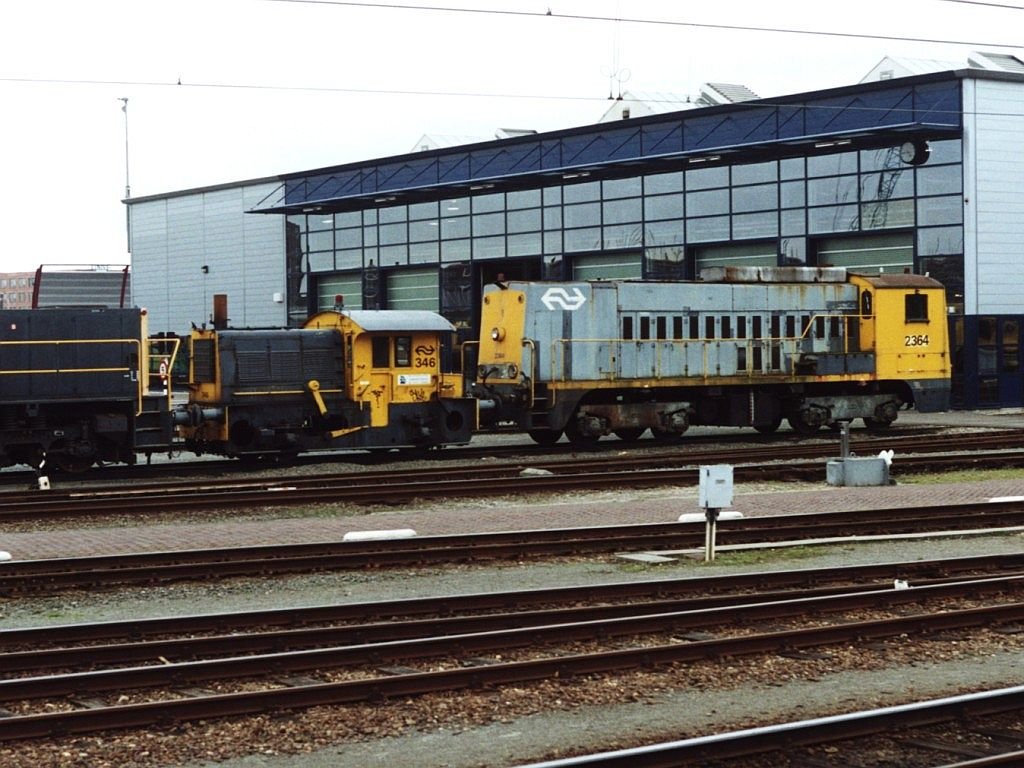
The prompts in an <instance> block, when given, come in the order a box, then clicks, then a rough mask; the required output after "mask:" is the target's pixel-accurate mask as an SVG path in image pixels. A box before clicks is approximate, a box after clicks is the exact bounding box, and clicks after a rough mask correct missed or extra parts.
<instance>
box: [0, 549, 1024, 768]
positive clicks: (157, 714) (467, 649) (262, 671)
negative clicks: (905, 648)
mask: <svg viewBox="0 0 1024 768" xmlns="http://www.w3.org/2000/svg"><path fill="white" fill-rule="evenodd" d="M1022 565H1024V563H1022V558H1021V556H1016V555H1014V556H1004V557H992V558H965V559H963V560H962V561H946V562H930V563H922V562H915V563H906V564H888V565H885V566H867V567H863V568H858V567H851V568H848V569H828V570H826V571H814V570H807V571H804V572H800V571H792V572H784V573H779V574H759V575H758V576H759V577H760V578H761V581H762V586H761V587H760V589H759V590H758V591H757V592H756V593H750V592H748V591H744V592H737V591H736V590H737V589H743V590H749V588H750V585H751V583H752V582H751V581H750V579H751V578H752V576H753V575H748V576H745V577H733V576H730V577H719V578H718V579H686V580H676V581H672V582H654V583H647V584H629V585H610V586H608V587H600V586H591V587H585V588H576V590H565V589H563V590H554V591H552V590H540V591H537V592H536V593H534V594H532V595H530V594H528V593H521V592H520V593H508V594H500V595H499V594H492V595H489V596H483V595H478V596H466V597H465V598H456V599H453V598H451V597H446V598H442V599H438V600H434V601H430V600H418V601H400V602H396V603H391V604H386V603H378V604H356V605H352V606H349V607H348V609H347V610H349V611H353V613H351V614H350V615H349V617H348V620H353V619H356V618H357V616H364V617H365V616H369V617H373V618H385V617H388V618H390V619H391V620H390V621H387V622H385V623H381V622H380V621H377V622H372V623H369V624H367V623H365V618H364V619H363V623H361V624H360V623H356V624H347V625H341V626H337V627H327V628H318V629H309V628H304V629H295V630H292V632H293V633H294V634H293V635H292V636H291V638H290V639H286V640H283V642H284V643H285V649H284V650H282V649H281V648H279V647H277V646H275V645H274V644H275V643H280V642H282V637H283V635H282V633H281V632H280V631H278V632H272V633H266V632H264V633H258V634H252V635H250V634H245V633H242V630H243V629H244V628H245V627H247V626H252V623H251V622H253V621H255V622H256V623H257V624H260V623H261V622H264V621H266V619H267V616H266V615H262V616H261V615H259V614H250V615H245V614H243V615H241V616H239V615H237V614H236V615H227V616H220V617H218V620H219V621H220V622H221V624H220V626H222V627H223V628H224V629H225V630H226V632H227V633H228V634H222V635H220V636H217V635H213V636H209V637H205V638H187V639H178V640H177V641H172V640H168V639H166V638H163V639H158V640H152V641H147V642H144V643H140V642H139V641H138V640H135V639H132V640H131V641H130V642H128V643H121V644H117V645H110V646H95V645H88V646H82V647H81V648H79V649H77V653H78V656H77V657H76V656H75V655H74V654H75V653H76V651H75V650H72V649H68V648H67V647H63V648H61V647H57V648H52V649H49V650H44V651H25V650H9V649H10V648H12V647H14V648H15V649H17V648H18V647H19V646H24V645H25V644H26V643H27V642H32V643H33V644H34V643H36V642H40V641H45V640H46V638H45V637H43V636H42V635H43V634H48V635H49V644H50V645H57V646H60V645H61V643H66V642H69V641H70V640H71V639H72V638H77V639H78V640H83V639H85V638H86V637H88V636H89V633H84V634H83V635H79V631H77V630H75V628H74V626H72V627H67V628H60V627H58V628H51V629H50V630H45V631H44V630H13V631H9V632H0V648H2V649H4V653H3V655H0V666H2V668H4V669H7V670H10V672H9V675H10V674H11V673H12V672H14V671H15V670H17V671H19V672H20V673H21V676H20V677H11V676H8V678H7V679H5V680H3V681H0V704H2V705H3V706H4V707H5V708H6V709H7V713H8V716H7V717H3V718H0V740H3V741H13V740H19V739H30V738H39V737H46V736H52V735H54V734H70V733H92V732H97V731H106V730H110V729H123V728H132V727H153V726H156V725H159V724H166V723H183V722H188V721H193V720H197V719H209V718H216V717H225V716H238V715H247V714H257V713H263V712H267V711H274V712H281V711H288V710H297V709H304V708H307V707H310V706H316V705H325V704H335V705H336V704H349V705H351V704H357V703H364V702H370V701H376V702H386V701H389V700H400V701H401V700H405V699H406V698H408V697H412V696H420V695H426V694H432V693H438V692H444V691H460V690H471V689H477V688H480V687H489V686H502V685H527V684H530V683H531V682H536V681H542V680H546V679H550V678H552V677H557V678H559V679H560V680H562V681H563V683H564V682H565V681H567V680H570V679H574V678H581V677H584V678H585V677H588V676H591V675H594V674H625V673H628V672H629V671H631V670H636V669H641V668H643V669H657V668H664V667H666V666H669V665H679V664H689V663H697V662H700V661H707V660H717V659H720V658H723V657H728V658H740V657H750V656H759V655H764V654H778V653H799V652H801V651H807V650H809V649H827V648H829V647H832V646H837V645H839V646H841V645H844V644H849V643H857V644H861V643H864V642H865V641H867V640H870V641H872V642H875V643H878V642H883V643H884V642H885V641H886V640H888V639H892V638H899V641H900V642H901V643H906V642H907V638H911V639H917V638H922V637H930V636H932V635H934V634H935V633H949V632H956V633H963V632H973V631H977V629H978V628H979V627H984V628H986V630H991V629H992V628H993V627H998V626H1001V625H1013V624H1015V623H1017V622H1020V621H1021V620H1024V602H1020V598H1021V597H1022V596H1024V568H1022ZM1007 571H1012V572H1011V573H1008V572H1007ZM968 572H972V573H974V577H972V578H967V577H966V576H965V574H966V573H968ZM892 574H898V575H901V576H903V577H906V578H908V579H911V580H912V583H913V586H912V588H909V589H893V588H892V585H891V583H889V584H888V585H887V586H884V587H881V588H880V586H879V584H877V583H875V584H870V585H865V584H864V580H865V579H868V578H878V577H880V576H882V575H884V576H885V577H887V576H890V575H892ZM961 577H962V578H961ZM716 582H717V583H716ZM795 583H800V584H805V585H806V584H810V583H814V584H820V585H823V584H826V583H831V586H828V587H825V586H819V587H818V588H816V589H815V590H808V589H807V588H806V587H805V588H802V589H798V590H793V591H790V592H789V593H787V592H785V591H782V590H784V588H786V587H788V586H792V585H793V584H795ZM645 590H646V591H645ZM708 595H711V596H710V597H709V596H708ZM524 597H526V598H527V599H526V600H525V601H524V603H523V604H522V605H520V604H519V602H520V600H521V599H522V598H524ZM461 600H465V601H466V602H465V605H460V604H459V601H461ZM563 600H571V601H572V604H571V605H568V606H566V607H559V603H560V601H563ZM480 601H487V602H489V603H490V605H491V606H492V608H498V609H506V610H507V607H508V606H510V605H516V606H517V608H516V610H515V611H514V612H513V613H505V612H501V611H500V610H499V611H498V612H493V611H492V612H487V611H485V610H484V608H483V607H482V604H481V602H480ZM538 605H540V606H542V607H541V608H539V609H537V608H535V607H533V606H538ZM409 609H411V611H410V610H409ZM330 610H332V609H331V608H330V607H322V608H317V609H310V613H309V614H306V613H305V612H303V611H301V610H299V609H293V610H292V611H291V613H292V616H291V618H290V621H292V622H297V623H298V624H300V625H305V624H308V623H311V622H313V623H322V622H324V621H325V620H327V617H326V616H325V615H324V612H325V611H330ZM333 610H338V611H344V610H345V609H344V608H343V607H340V606H339V607H336V608H335V609H333ZM355 612H358V613H355ZM424 612H429V613H432V614H434V617H433V618H430V619H425V618H424ZM865 612H869V613H871V615H870V616H869V617H868V618H865ZM872 612H874V613H872ZM410 613H411V615H412V618H411V619H410V618H409V617H408V614H410ZM876 614H877V615H876ZM441 616H443V617H441ZM826 618H827V619H828V620H827V621H826V620H825V619H826ZM212 619H213V617H195V618H193V619H182V620H180V621H181V624H180V626H177V627H173V626H169V625H168V622H170V621H172V620H159V622H162V626H158V625H157V624H150V625H147V623H146V622H143V623H142V626H143V629H144V631H152V632H155V633H160V634H161V635H167V634H169V633H172V632H176V633H179V634H182V633H184V634H187V633H189V632H191V631H194V630H195V628H196V627H195V623H194V622H196V621H198V622H202V623H205V622H210V621H212ZM331 620H333V621H337V620H338V617H333V618H332V619H331ZM126 624H127V623H125V625H122V626H121V627H120V628H113V627H109V626H108V627H107V628H106V629H105V630H104V631H106V632H107V633H108V634H112V635H117V634H118V633H119V632H123V631H129V632H130V630H129V629H128V627H127V626H126ZM29 632H35V633H36V636H35V637H32V638H30V637H29V636H28V634H27V633H29ZM95 639H96V638H95V637H92V638H90V642H92V641H95ZM175 642H177V645H175V644H174V643H175ZM267 643H270V644H271V645H270V646H268V645H267ZM290 644H297V645H298V646H299V647H300V649H299V650H293V649H291V648H293V645H290ZM147 646H148V655H147V654H146V652H145V651H144V649H147ZM119 649H120V651H121V654H120V656H119ZM164 652H166V653H168V654H170V655H169V656H166V655H164ZM240 654H247V655H240ZM197 655H198V656H200V657H201V658H199V659H198V660H194V657H195V656H197ZM140 658H144V659H145V660H146V664H145V665H143V666H137V665H135V666H131V665H130V664H132V662H135V661H138V660H139V659H140ZM185 659H190V660H185ZM97 662H100V663H102V664H103V665H104V666H105V667H106V668H102V669H94V668H92V667H94V666H95V665H96V664H97ZM126 664H127V665H129V666H125V665H126ZM395 665H399V666H395ZM311 674H315V675H316V677H314V678H310V677H309V675H311ZM197 685H199V686H205V687H206V688H205V689H200V690H197V689H196V688H195V686H197ZM211 689H215V690H211ZM147 691H148V693H146V692H147ZM140 692H142V693H140ZM634 764H642V763H634Z"/></svg>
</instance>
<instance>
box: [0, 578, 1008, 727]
mask: <svg viewBox="0 0 1024 768" xmlns="http://www.w3.org/2000/svg"><path fill="white" fill-rule="evenodd" d="M906 591H908V590H892V594H894V595H899V594H902V593H904V592H906ZM730 610H731V609H730ZM1022 618H1024V603H1013V604H1008V605H999V606H986V607H984V608H971V609H964V610H957V611H944V612H940V613H936V614H922V615H915V616H907V617H900V618H894V619H882V620H875V621H861V622H851V623H843V624H838V625H832V626H828V627H814V628H805V629H795V630H785V631H777V632H769V633H764V634H759V635H745V636H741V637H729V638H722V639H716V640H698V641H694V642H692V643H685V644H670V645H660V646H650V647H642V648H629V649H623V650H613V651H603V652H598V653H592V654H576V655H570V656H559V657H555V658H544V659H537V660H530V661H518V662H510V663H499V664H493V665H487V666H475V667H471V668H457V669H448V670H443V671H435V672H417V673H410V674H399V675H394V676H391V677H386V678H372V679H357V680H350V681H344V682H333V683H317V684H312V685H297V686H294V687H289V688H275V689H270V690H268V689H263V690H258V691H246V692H239V693H227V694H219V695H212V696H201V697H192V698H184V699H173V700H163V701H154V702H147V703H140V704H129V705H120V706H119V705H114V706H106V707H98V708H94V709H85V710H73V711H64V712H48V713H42V714H29V715H21V716H14V717H9V718H0V741H9V740H13V739H25V738H37V737H42V736H51V735H54V734H57V733H60V734H68V733H85V732H96V731H106V730H112V729H120V728H128V727H144V726H152V725H155V724H159V723H178V722H184V721H188V720H196V719H209V718H220V717H225V716H237V715H252V714H259V713H262V712H266V711H269V710H274V711H283V710H295V709H302V708H306V707H311V706H318V705H327V704H345V703H354V702H360V701H368V700H387V699H390V698H396V697H399V696H402V697H406V696H416V695H422V694H426V693H437V692H441V691H455V690H465V689H467V688H479V687H482V686H490V685H506V684H510V683H515V684H524V683H529V682H535V681H538V680H544V679H549V678H555V677H557V678H561V679H569V678H572V677H578V676H582V675H589V674H598V673H609V672H625V671H629V670H633V669H638V668H653V667H659V666H663V665H666V664H671V663H680V662H693V661H698V660H702V659H708V658H721V657H738V656H749V655H755V654H764V653H771V652H792V651H794V650H801V649H806V648H813V647H821V646H824V645H835V644H843V643H850V642H854V641H862V640H864V639H881V638H890V637H898V636H900V635H908V634H922V633H934V632H939V631H949V630H963V629H967V628H973V627H978V626H991V625H992V624H993V623H1002V622H1013V621H1020V620H1021V619H1022ZM559 629H560V630H564V628H559ZM534 631H535V630H534ZM456 640H458V642H459V646H460V647H464V646H463V643H464V642H466V641H465V640H464V639H463V638H444V643H445V645H446V647H447V648H448V650H449V651H450V650H451V645H452V643H453V642H455V641H456ZM527 642H529V640H527ZM378 647H379V646H378ZM340 650H342V651H343V650H344V649H340ZM141 669H142V670H148V669H150V668H148V667H144V668H141ZM156 669H159V668H156ZM266 671H267V667H266V665H265V664H264V665H263V667H262V673H263V674H265V673H266ZM146 674H155V673H150V672H146ZM44 679H50V680H52V678H44ZM18 682H19V681H12V683H18ZM22 684H23V685H25V684H26V683H22Z"/></svg>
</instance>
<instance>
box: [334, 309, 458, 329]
mask: <svg viewBox="0 0 1024 768" xmlns="http://www.w3.org/2000/svg"><path fill="white" fill-rule="evenodd" d="M341 314H343V315H344V316H345V317H347V318H349V319H350V320H351V321H352V322H354V323H355V324H356V325H358V326H359V327H360V328H362V329H363V330H364V331H454V330H455V326H454V325H452V324H451V323H449V322H448V321H447V320H446V319H445V318H443V317H441V315H439V314H437V313H436V312H431V311H429V310H426V309H344V310H342V311H341Z"/></svg>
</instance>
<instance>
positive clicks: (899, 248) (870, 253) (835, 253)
mask: <svg viewBox="0 0 1024 768" xmlns="http://www.w3.org/2000/svg"><path fill="white" fill-rule="evenodd" d="M817 252H818V266H826V265H829V266H833V267H848V268H850V269H856V270H860V271H864V272H878V271H882V272H896V273H900V272H903V270H904V269H905V268H913V266H914V236H913V234H911V233H909V232H906V233H899V234H894V233H890V234H884V235H866V236H864V237H842V238H838V237H837V238H825V239H822V240H819V241H818V247H817Z"/></svg>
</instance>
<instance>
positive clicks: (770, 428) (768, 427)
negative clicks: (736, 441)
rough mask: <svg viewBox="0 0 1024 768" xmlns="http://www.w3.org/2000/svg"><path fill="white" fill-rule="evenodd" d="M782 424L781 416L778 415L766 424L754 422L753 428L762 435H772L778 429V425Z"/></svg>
mask: <svg viewBox="0 0 1024 768" xmlns="http://www.w3.org/2000/svg"><path fill="white" fill-rule="evenodd" d="M781 426H782V417H781V416H778V417H776V418H775V419H774V420H773V421H771V422H769V423H768V424H755V425H754V429H756V430H757V431H758V432H760V433H761V434H762V435H772V434H774V433H776V432H778V431H779V427H781Z"/></svg>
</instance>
